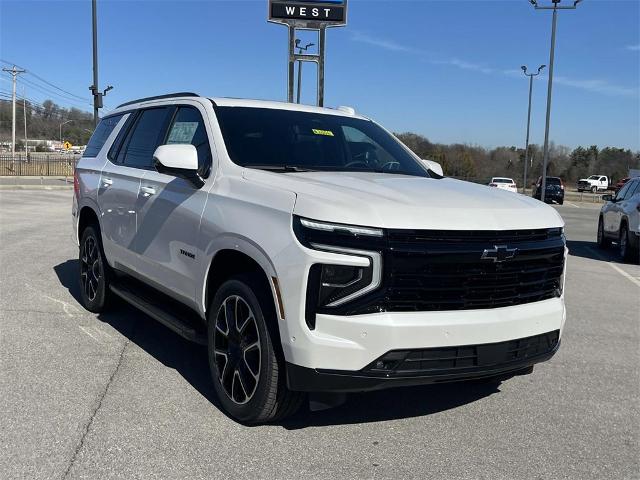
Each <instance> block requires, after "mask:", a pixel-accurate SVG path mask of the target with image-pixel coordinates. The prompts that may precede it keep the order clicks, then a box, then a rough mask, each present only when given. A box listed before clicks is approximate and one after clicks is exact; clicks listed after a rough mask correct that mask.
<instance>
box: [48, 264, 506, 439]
mask: <svg viewBox="0 0 640 480" xmlns="http://www.w3.org/2000/svg"><path fill="white" fill-rule="evenodd" d="M78 268H79V265H78V260H75V259H74V260H67V261H66V262H64V263H61V264H59V265H56V266H55V267H54V271H55V273H56V275H57V276H58V279H59V280H60V283H61V284H62V285H63V286H64V287H66V288H67V289H68V290H69V292H70V293H71V295H72V296H73V298H75V299H76V301H77V302H78V303H80V286H79V282H78ZM97 318H98V320H100V321H102V322H105V323H108V324H109V325H111V326H112V327H113V328H115V329H116V330H117V331H118V332H120V333H121V334H122V335H123V336H125V337H126V338H128V339H129V340H130V341H131V342H133V343H135V344H136V345H138V346H139V347H140V348H142V349H143V350H145V351H146V352H147V353H148V354H149V355H151V356H153V357H154V358H155V359H156V360H158V361H160V362H162V364H163V365H165V366H167V367H169V368H172V369H174V370H175V371H177V372H178V373H180V375H182V377H183V378H184V379H185V380H186V381H187V382H189V384H191V386H193V388H195V389H196V390H197V391H198V392H199V393H200V394H201V395H202V396H204V397H205V398H206V399H207V400H209V401H210V402H211V403H212V404H213V405H215V406H216V407H217V408H220V405H219V402H218V400H217V398H216V395H215V391H214V389H213V384H212V382H211V378H210V377H209V363H208V357H207V350H206V347H203V346H200V345H196V344H193V343H191V342H188V341H187V340H184V339H183V338H181V337H180V336H178V335H176V334H174V333H173V332H172V331H170V330H169V329H167V328H165V327H164V326H163V325H161V324H160V323H158V322H156V321H155V320H153V319H152V318H150V317H148V316H147V315H145V314H144V313H142V312H139V311H138V310H136V309H135V308H133V307H131V306H129V305H128V304H125V303H124V302H116V304H115V305H114V308H113V309H112V310H111V311H109V312H106V313H101V314H99V315H98V316H97ZM497 386H498V384H496V383H493V384H492V383H487V384H482V383H457V384H454V383H451V384H440V385H425V386H421V387H405V388H399V389H393V390H384V391H378V392H369V393H357V394H352V395H350V396H349V397H348V400H347V402H346V403H345V404H344V405H341V406H339V407H336V408H333V409H330V410H325V411H321V412H310V411H309V410H308V407H306V406H303V407H302V408H301V409H300V411H299V412H298V413H297V414H295V415H294V416H292V417H290V418H288V419H286V420H284V421H281V422H278V424H279V425H281V426H282V427H283V428H286V429H288V430H297V429H302V428H307V427H317V426H326V425H342V424H357V423H368V422H380V421H385V420H393V419H401V418H411V417H420V416H424V415H430V414H433V413H437V412H442V411H445V410H450V409H452V408H456V407H459V406H462V405H465V404H468V403H472V402H475V401H477V400H480V399H482V398H485V397H488V396H490V395H492V394H494V393H498V392H499V390H498V388H497Z"/></svg>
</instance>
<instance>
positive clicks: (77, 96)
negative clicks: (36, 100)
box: [0, 58, 91, 102]
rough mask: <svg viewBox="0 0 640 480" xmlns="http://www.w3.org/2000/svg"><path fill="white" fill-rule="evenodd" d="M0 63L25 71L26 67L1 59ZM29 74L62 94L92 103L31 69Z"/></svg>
mask: <svg viewBox="0 0 640 480" xmlns="http://www.w3.org/2000/svg"><path fill="white" fill-rule="evenodd" d="M0 62H2V63H5V64H7V65H15V66H16V67H18V68H22V69H25V68H24V67H21V66H20V65H17V64H15V63H12V62H8V61H6V60H3V59H1V58H0ZM28 74H29V75H31V76H32V77H35V78H37V79H38V80H40V81H41V82H43V83H46V84H47V85H49V86H50V87H53V88H55V89H56V90H60V91H61V92H63V93H66V94H67V95H71V96H72V97H75V98H77V99H78V100H82V101H85V102H90V101H91V99H89V98H88V97H81V96H80V95H76V94H75V93H71V92H69V91H68V90H65V89H64V88H61V87H59V86H57V85H55V84H53V83H51V82H50V81H48V80H46V79H44V78H42V77H41V76H40V75H36V74H35V73H34V72H33V70H31V69H29V71H28Z"/></svg>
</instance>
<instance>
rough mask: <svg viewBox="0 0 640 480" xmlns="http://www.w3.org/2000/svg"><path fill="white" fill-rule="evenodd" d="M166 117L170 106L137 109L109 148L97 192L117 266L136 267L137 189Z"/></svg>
mask: <svg viewBox="0 0 640 480" xmlns="http://www.w3.org/2000/svg"><path fill="white" fill-rule="evenodd" d="M168 117H169V108H166V107H164V108H152V109H145V110H140V111H138V112H136V114H135V115H132V116H131V117H130V119H129V120H128V121H127V125H126V126H125V127H124V128H123V130H122V131H121V134H120V135H119V136H118V138H117V139H116V141H115V142H114V148H112V149H111V150H110V151H109V161H107V163H106V164H105V166H104V168H103V171H102V178H101V180H100V190H99V193H98V198H99V202H100V205H101V210H102V224H103V230H104V232H103V238H104V248H105V253H106V255H107V258H109V259H110V261H111V262H112V263H113V265H114V266H115V267H116V268H122V269H123V270H129V271H137V269H138V258H139V255H138V253H137V251H136V249H135V241H136V232H137V227H138V208H137V202H138V192H139V190H140V185H141V180H142V178H143V177H144V175H145V174H146V173H147V171H148V169H149V168H151V164H152V156H153V151H154V150H155V148H156V146H157V144H158V142H159V141H160V138H161V133H162V132H163V129H164V128H166V122H167V120H168Z"/></svg>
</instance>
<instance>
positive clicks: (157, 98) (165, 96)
mask: <svg viewBox="0 0 640 480" xmlns="http://www.w3.org/2000/svg"><path fill="white" fill-rule="evenodd" d="M199 96H200V95H198V94H197V93H193V92H176V93H167V94H165V95H156V96H155V97H145V98H138V99H137V100H131V101H130V102H125V103H123V104H121V105H118V106H117V107H116V108H120V107H125V106H127V105H133V104H134V103H140V102H148V101H150V100H160V99H162V98H173V97H199Z"/></svg>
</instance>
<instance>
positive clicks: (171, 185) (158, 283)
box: [136, 102, 213, 303]
mask: <svg viewBox="0 0 640 480" xmlns="http://www.w3.org/2000/svg"><path fill="white" fill-rule="evenodd" d="M205 119H207V115H206V111H205V110H204V109H203V108H202V107H200V106H199V105H198V104H197V103H196V102H194V103H193V104H190V105H177V106H176V107H175V109H174V110H173V112H172V118H171V121H170V122H169V127H168V128H167V132H166V134H165V136H164V139H163V141H162V142H160V143H161V144H179V143H187V144H191V145H194V146H195V147H196V150H197V151H198V164H199V174H200V177H201V178H203V179H205V178H207V177H208V176H209V175H210V173H211V171H212V161H213V155H212V149H211V145H212V142H211V141H210V138H211V136H210V133H209V132H208V130H207V129H208V122H207V121H205ZM209 186H210V185H209ZM209 186H204V187H202V188H199V187H198V186H196V185H194V184H193V183H192V182H190V181H188V180H185V179H183V178H180V177H176V176H173V175H169V174H165V173H159V172H158V171H156V170H155V169H152V170H149V171H147V173H146V175H145V176H144V178H143V179H142V184H141V189H140V193H139V195H138V204H137V205H138V207H137V210H138V234H137V235H136V251H137V252H139V254H140V270H139V271H140V274H141V276H143V277H145V279H146V280H147V281H149V283H151V284H152V285H154V286H155V287H156V288H158V289H160V290H163V291H164V292H165V293H167V294H169V295H171V296H173V297H174V298H176V299H178V300H181V301H183V302H185V303H190V302H191V301H193V299H194V294H195V281H194V279H195V277H196V270H198V271H199V269H198V268H197V262H198V261H200V259H199V258H197V257H196V256H195V254H196V249H195V245H196V242H197V237H198V233H199V230H200V218H201V216H202V212H203V210H204V207H205V203H206V201H207V190H208V187H209Z"/></svg>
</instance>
